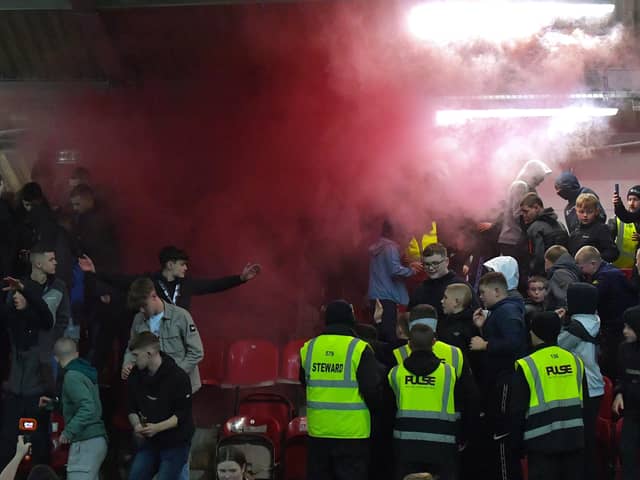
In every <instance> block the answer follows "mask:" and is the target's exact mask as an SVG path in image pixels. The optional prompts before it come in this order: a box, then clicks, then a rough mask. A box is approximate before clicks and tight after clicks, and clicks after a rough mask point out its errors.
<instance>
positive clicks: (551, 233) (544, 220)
mask: <svg viewBox="0 0 640 480" xmlns="http://www.w3.org/2000/svg"><path fill="white" fill-rule="evenodd" d="M568 241H569V234H568V233H567V230H566V229H565V228H564V226H563V225H561V224H560V223H559V222H558V216H557V215H556V213H555V212H554V211H553V208H545V209H544V210H543V211H542V213H541V214H540V215H538V218H536V219H535V220H534V221H533V222H532V223H531V224H530V225H529V226H528V227H527V242H528V247H529V255H530V256H531V260H530V262H529V269H530V273H531V275H544V252H546V251H547V249H548V248H549V247H551V246H553V245H562V246H563V247H566V246H567V242H568Z"/></svg>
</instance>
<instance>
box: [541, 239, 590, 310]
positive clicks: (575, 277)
mask: <svg viewBox="0 0 640 480" xmlns="http://www.w3.org/2000/svg"><path fill="white" fill-rule="evenodd" d="M544 269H545V270H546V272H547V278H548V279H549V285H548V288H547V309H548V310H556V309H558V308H566V306H567V289H568V288H569V285H571V284H572V283H575V282H579V281H580V280H581V279H582V272H581V271H580V269H579V268H578V266H577V265H576V261H575V260H574V258H573V255H571V254H570V253H569V252H568V251H567V249H566V248H564V247H563V246H562V245H554V246H552V247H549V249H548V250H547V251H546V252H545V254H544Z"/></svg>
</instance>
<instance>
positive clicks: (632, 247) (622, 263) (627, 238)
mask: <svg viewBox="0 0 640 480" xmlns="http://www.w3.org/2000/svg"><path fill="white" fill-rule="evenodd" d="M616 222H617V223H616V225H617V227H618V234H617V236H616V246H617V247H618V250H619V251H620V256H619V257H618V258H617V259H616V261H615V262H613V264H614V265H615V266H616V267H618V268H633V267H634V266H635V264H636V249H637V248H638V242H634V241H633V240H631V235H633V234H634V233H636V226H635V224H633V223H624V222H621V221H620V219H619V218H616Z"/></svg>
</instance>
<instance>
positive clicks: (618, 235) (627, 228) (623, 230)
mask: <svg viewBox="0 0 640 480" xmlns="http://www.w3.org/2000/svg"><path fill="white" fill-rule="evenodd" d="M627 209H628V210H629V212H631V213H633V212H637V211H638V210H640V185H636V186H634V187H631V188H630V189H629V191H628V192H627ZM609 228H610V229H611V235H612V236H613V239H614V240H615V242H616V246H617V247H618V251H619V252H620V256H619V257H618V258H617V259H616V260H615V262H613V265H615V266H616V267H618V268H633V267H634V266H635V263H636V251H637V250H638V241H639V240H640V235H639V234H638V232H640V225H639V224H637V223H624V222H623V221H622V220H620V219H619V218H618V217H615V218H612V219H611V220H609Z"/></svg>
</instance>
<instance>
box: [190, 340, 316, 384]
mask: <svg viewBox="0 0 640 480" xmlns="http://www.w3.org/2000/svg"><path fill="white" fill-rule="evenodd" d="M304 342H305V340H293V341H291V342H289V343H288V344H287V345H285V346H284V348H283V349H282V351H280V350H279V349H278V348H277V347H276V346H275V345H274V344H273V343H272V342H270V341H268V340H260V339H255V340H238V341H235V342H233V343H231V344H230V345H229V346H228V347H227V346H226V344H225V343H224V342H223V341H222V340H214V341H212V342H207V345H206V347H205V355H204V360H203V361H202V362H201V363H200V365H199V368H200V375H201V377H202V383H203V385H213V386H219V387H221V388H235V387H263V386H269V385H275V384H276V383H299V369H300V348H302V345H303V344H304Z"/></svg>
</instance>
